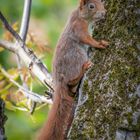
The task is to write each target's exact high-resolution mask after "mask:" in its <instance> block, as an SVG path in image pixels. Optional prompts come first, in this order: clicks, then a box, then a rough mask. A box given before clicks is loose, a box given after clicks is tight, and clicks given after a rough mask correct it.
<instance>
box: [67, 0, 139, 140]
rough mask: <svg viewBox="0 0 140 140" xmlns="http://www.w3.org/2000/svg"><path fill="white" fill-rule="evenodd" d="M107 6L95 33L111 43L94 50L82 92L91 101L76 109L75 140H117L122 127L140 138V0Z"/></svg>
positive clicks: (114, 1)
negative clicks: (101, 48) (105, 14)
mask: <svg viewBox="0 0 140 140" xmlns="http://www.w3.org/2000/svg"><path fill="white" fill-rule="evenodd" d="M106 9H107V16H106V20H105V21H104V22H103V23H100V24H99V25H98V26H97V28H96V29H95V32H94V34H93V35H94V36H95V37H96V38H97V39H101V38H104V39H106V40H109V42H110V46H109V48H108V49H105V50H97V49H96V50H94V51H93V53H92V56H93V57H92V61H93V63H94V67H93V68H92V69H91V70H90V71H89V72H88V74H87V76H88V78H87V79H86V80H85V83H84V84H83V91H82V93H83V96H88V100H87V101H86V102H85V103H84V104H83V105H82V106H80V107H78V109H77V111H76V116H75V119H74V122H73V126H72V129H71V133H70V137H69V139H72V140H75V139H76V140H77V139H80V138H82V139H83V140H86V139H87V140H88V139H89V140H90V139H91V140H102V139H104V140H114V139H115V137H116V131H117V130H118V129H121V130H126V131H132V132H135V133H136V136H137V137H140V1H139V0H106Z"/></svg>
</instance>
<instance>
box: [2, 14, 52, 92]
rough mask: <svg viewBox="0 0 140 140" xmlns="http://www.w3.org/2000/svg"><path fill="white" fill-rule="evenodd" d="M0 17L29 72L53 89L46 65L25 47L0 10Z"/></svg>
mask: <svg viewBox="0 0 140 140" xmlns="http://www.w3.org/2000/svg"><path fill="white" fill-rule="evenodd" d="M0 19H1V21H2V23H3V24H4V26H5V28H6V29H7V30H8V31H9V32H10V33H11V34H12V35H13V36H14V37H15V39H16V40H17V42H18V44H19V45H20V47H15V50H16V54H18V55H19V57H20V58H21V59H22V60H23V61H24V62H25V64H26V65H27V66H28V67H29V69H30V70H31V72H32V73H33V74H34V75H35V76H36V77H38V79H39V80H40V81H41V82H42V83H43V84H44V85H46V86H48V88H49V89H51V90H52V91H53V82H52V76H51V75H50V73H49V72H48V70H47V68H46V66H45V65H44V64H43V63H42V62H41V60H39V59H38V58H37V56H36V55H35V54H34V53H33V51H31V50H30V49H28V48H27V47H26V45H25V44H24V42H23V41H22V39H21V37H20V36H19V35H18V34H17V33H16V32H15V31H14V30H13V28H12V27H11V26H10V25H9V23H8V22H7V20H6V19H5V17H4V16H3V14H2V13H1V12H0Z"/></svg>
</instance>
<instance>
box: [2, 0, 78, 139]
mask: <svg viewBox="0 0 140 140" xmlns="http://www.w3.org/2000/svg"><path fill="white" fill-rule="evenodd" d="M77 2H78V0H77V1H76V0H61V1H59V0H33V1H32V12H31V20H32V21H33V22H35V23H34V24H35V26H36V27H37V28H39V27H41V30H43V31H44V32H43V33H44V36H45V38H46V42H47V43H48V45H47V47H49V50H50V51H46V53H44V55H43V61H44V62H45V64H46V65H47V67H48V68H49V70H50V71H51V65H52V64H51V63H52V56H53V51H54V48H55V46H56V43H57V40H58V38H59V36H60V33H61V32H62V30H63V28H64V25H65V23H66V20H67V18H68V16H69V14H70V12H71V11H72V9H74V7H75V6H76V4H77ZM23 5H24V0H12V1H11V0H0V10H1V11H2V12H3V13H4V15H5V17H6V18H7V19H8V21H9V22H10V23H11V24H13V23H14V22H18V23H19V25H20V22H21V18H22V10H23ZM36 21H38V22H39V23H40V26H38V23H36ZM38 30H39V29H38ZM4 32H5V30H3V27H2V24H1V23H0V37H2V36H3V33H4ZM32 32H34V31H32ZM39 37H40V36H38V38H39ZM35 47H36V45H35ZM34 50H35V51H37V49H36V48H34ZM37 54H38V53H37ZM11 58H12V59H11ZM0 65H2V66H3V67H4V68H6V69H9V68H12V67H16V62H15V59H13V55H11V53H9V52H8V51H2V52H1V51H0ZM5 87H6V86H5ZM33 90H34V91H36V92H39V93H41V92H43V90H45V88H44V87H43V88H42V87H41V86H40V85H39V83H37V82H36V80H35V81H34V82H33ZM13 94H15V93H13ZM0 95H1V93H0ZM47 113H48V106H45V107H44V108H42V109H40V110H37V111H36V112H35V113H34V115H33V116H31V115H30V114H29V112H22V111H18V110H16V109H15V110H14V111H12V110H8V109H7V110H6V115H7V116H8V121H7V123H6V135H7V137H8V139H9V140H34V139H35V136H36V134H37V132H38V130H39V128H41V126H42V125H43V123H44V122H45V120H46V116H47Z"/></svg>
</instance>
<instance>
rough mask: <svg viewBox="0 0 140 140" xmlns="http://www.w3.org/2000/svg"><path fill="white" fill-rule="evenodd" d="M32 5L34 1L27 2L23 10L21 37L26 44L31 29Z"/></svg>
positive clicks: (27, 0) (28, 0)
mask: <svg viewBox="0 0 140 140" xmlns="http://www.w3.org/2000/svg"><path fill="white" fill-rule="evenodd" d="M31 4H32V0H25V2H24V10H23V16H22V22H21V28H20V33H19V35H20V37H21V38H22V40H23V41H24V42H25V40H26V36H27V32H28V27H29V20H30V12H31Z"/></svg>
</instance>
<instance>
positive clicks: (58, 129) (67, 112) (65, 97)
mask: <svg viewBox="0 0 140 140" xmlns="http://www.w3.org/2000/svg"><path fill="white" fill-rule="evenodd" d="M68 93H69V89H68V87H67V85H65V84H62V83H60V84H59V85H56V89H55V95H54V101H53V106H52V109H51V111H50V113H49V116H48V120H47V123H46V124H45V126H44V127H43V129H42V130H41V133H40V136H39V138H38V140H64V139H65V136H66V131H67V129H68V127H69V124H70V123H71V122H70V121H71V120H70V118H71V115H73V114H72V110H73V103H74V100H73V98H72V97H70V96H69V94H68Z"/></svg>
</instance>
